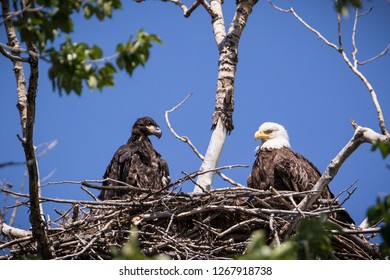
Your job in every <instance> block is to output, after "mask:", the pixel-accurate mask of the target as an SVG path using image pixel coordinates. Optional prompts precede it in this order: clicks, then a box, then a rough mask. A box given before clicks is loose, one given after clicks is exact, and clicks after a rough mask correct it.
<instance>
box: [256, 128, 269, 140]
mask: <svg viewBox="0 0 390 280" xmlns="http://www.w3.org/2000/svg"><path fill="white" fill-rule="evenodd" d="M268 138H269V135H268V134H267V133H264V131H262V130H258V131H256V133H255V140H259V139H260V140H263V141H264V140H267V139H268Z"/></svg>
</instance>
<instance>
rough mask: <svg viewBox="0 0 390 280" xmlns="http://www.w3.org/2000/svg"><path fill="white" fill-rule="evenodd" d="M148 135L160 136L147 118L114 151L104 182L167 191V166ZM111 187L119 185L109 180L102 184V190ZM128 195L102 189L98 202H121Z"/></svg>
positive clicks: (168, 180)
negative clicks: (125, 142)
mask: <svg viewBox="0 0 390 280" xmlns="http://www.w3.org/2000/svg"><path fill="white" fill-rule="evenodd" d="M150 135H154V136H156V137H157V138H160V137H161V135H162V132H161V129H160V127H159V125H158V124H157V123H156V122H155V121H154V120H153V119H152V118H150V117H143V118H139V119H137V121H136V122H135V123H134V125H133V127H132V129H131V137H130V138H129V140H128V141H127V144H126V145H122V146H121V147H119V149H118V150H117V151H116V153H115V154H114V156H113V158H112V160H111V162H110V164H109V165H108V167H107V169H106V172H105V173H104V175H103V178H104V179H107V178H110V179H113V180H116V181H121V182H125V183H127V184H129V185H131V186H134V187H139V188H146V189H152V190H159V189H162V188H164V187H167V186H168V185H169V183H170V177H169V169H168V165H167V163H166V161H165V160H163V159H162V158H161V155H160V154H159V153H158V152H157V151H156V150H155V149H154V148H153V145H152V142H151V141H150V139H149V138H148V136H150ZM114 185H118V183H115V182H114V181H111V180H106V181H104V182H103V186H114ZM128 193H129V192H128V191H123V190H109V189H107V190H105V189H103V190H102V191H101V193H100V195H99V199H101V200H106V199H115V198H121V197H122V196H123V195H125V194H128Z"/></svg>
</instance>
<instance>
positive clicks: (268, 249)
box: [237, 230, 298, 260]
mask: <svg viewBox="0 0 390 280" xmlns="http://www.w3.org/2000/svg"><path fill="white" fill-rule="evenodd" d="M297 248H298V247H297V246H296V244H295V243H294V242H292V241H286V242H284V243H283V244H281V245H277V246H274V245H272V244H271V245H267V243H266V235H265V233H264V231H262V230H258V231H255V232H254V233H253V234H252V237H251V242H250V243H249V245H248V247H247V249H246V252H245V254H243V255H242V256H239V257H238V258H237V259H241V260H293V259H297Z"/></svg>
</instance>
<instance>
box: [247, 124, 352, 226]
mask: <svg viewBox="0 0 390 280" xmlns="http://www.w3.org/2000/svg"><path fill="white" fill-rule="evenodd" d="M259 139H260V140H262V142H263V143H262V145H261V146H259V147H257V149H256V159H255V162H254V164H253V167H252V172H251V174H250V175H249V177H248V182H247V183H248V187H250V188H254V189H260V190H268V189H269V188H270V187H273V188H275V189H276V190H284V191H296V192H303V191H310V190H311V189H312V188H313V187H314V185H315V184H316V183H317V181H318V180H319V179H320V177H321V173H320V171H319V170H318V169H317V168H316V167H315V166H314V165H313V163H311V162H310V161H309V160H308V159H306V158H305V157H304V156H302V155H300V154H298V153H296V152H294V151H293V150H291V149H290V142H289V138H288V134H287V131H286V129H285V128H284V127H283V126H281V125H280V124H277V123H272V122H265V123H263V124H262V125H261V126H260V127H259V129H258V130H257V131H256V133H255V140H259ZM321 198H324V199H332V198H334V195H333V194H332V192H331V191H330V190H329V188H328V186H326V188H325V189H324V191H323V192H322V194H321ZM335 218H336V219H337V220H339V221H341V222H345V223H349V224H352V223H353V224H354V223H355V222H354V220H353V219H352V218H351V216H350V215H349V214H348V213H347V212H346V211H340V212H337V214H335Z"/></svg>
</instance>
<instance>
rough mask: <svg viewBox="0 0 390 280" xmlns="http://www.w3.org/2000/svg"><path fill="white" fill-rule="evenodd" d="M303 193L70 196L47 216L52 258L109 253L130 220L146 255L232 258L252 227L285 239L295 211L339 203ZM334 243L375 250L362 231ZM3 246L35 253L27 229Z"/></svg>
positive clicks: (357, 252)
mask: <svg viewBox="0 0 390 280" xmlns="http://www.w3.org/2000/svg"><path fill="white" fill-rule="evenodd" d="M304 195H305V194H302V193H293V192H280V193H275V192H268V191H259V190H253V189H249V188H234V189H231V188H229V189H216V190H213V191H211V192H208V193H191V194H190V193H182V192H168V191H165V192H157V193H150V192H140V193H138V194H137V195H133V196H132V197H128V198H127V199H124V200H111V201H90V202H88V201H73V202H72V207H71V208H70V209H69V210H68V211H66V212H64V213H61V215H60V217H59V218H58V219H57V220H56V221H54V222H51V223H49V226H48V227H49V228H48V235H49V239H50V241H51V244H52V249H53V250H54V252H55V255H56V258H57V259H111V258H112V251H113V250H115V249H113V248H121V247H122V246H123V245H124V244H127V243H128V241H129V239H130V235H131V233H132V231H133V230H134V229H135V228H136V229H137V231H138V241H139V246H140V249H141V251H142V253H144V254H145V255H149V256H154V255H158V254H165V255H168V256H169V257H171V258H173V259H231V258H233V257H235V256H239V255H241V254H243V253H245V250H246V248H247V245H248V244H249V242H250V240H251V236H252V233H253V232H254V231H256V230H259V229H262V230H264V231H265V232H266V236H267V239H268V240H267V242H269V243H270V242H271V241H272V240H273V241H274V243H275V241H276V243H278V242H283V240H286V239H287V238H289V237H291V236H293V235H294V234H295V231H294V228H295V224H296V222H297V220H299V219H300V218H302V217H310V216H319V215H320V214H321V213H326V214H329V213H330V212H332V211H337V207H336V208H335V207H334V206H335V205H331V204H329V203H328V204H327V203H325V202H321V203H320V202H319V203H318V204H317V205H315V206H314V207H312V208H311V210H310V211H297V210H296V209H295V207H294V200H297V199H302V198H303V196H304ZM292 198H294V199H292ZM329 219H331V218H329ZM343 229H344V230H346V229H348V227H346V226H344V227H343ZM349 229H352V228H351V227H349ZM332 246H333V248H334V252H333V254H332V257H333V258H336V259H376V258H378V253H377V250H376V249H375V248H374V246H373V245H372V244H370V243H369V242H368V241H367V240H366V238H365V237H364V236H363V234H359V233H348V234H346V233H345V232H344V233H342V234H335V235H334V237H333V240H332ZM0 249H2V250H3V255H2V256H0V258H1V259H18V258H22V257H25V256H26V255H27V256H28V255H32V256H34V255H36V254H37V250H36V242H35V241H34V239H33V237H32V236H31V235H30V236H26V237H19V238H15V237H13V238H12V237H10V236H8V237H7V240H6V241H3V242H2V243H0Z"/></svg>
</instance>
